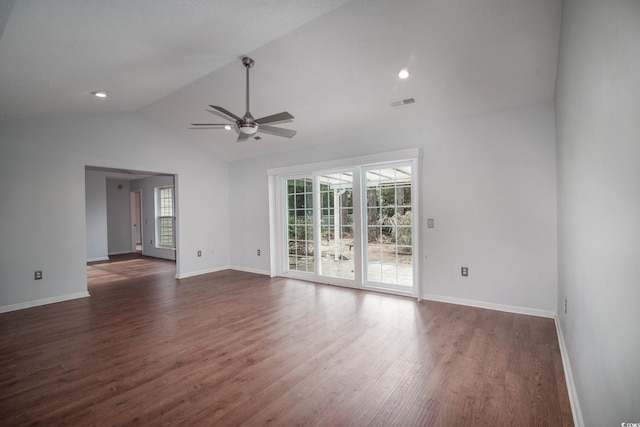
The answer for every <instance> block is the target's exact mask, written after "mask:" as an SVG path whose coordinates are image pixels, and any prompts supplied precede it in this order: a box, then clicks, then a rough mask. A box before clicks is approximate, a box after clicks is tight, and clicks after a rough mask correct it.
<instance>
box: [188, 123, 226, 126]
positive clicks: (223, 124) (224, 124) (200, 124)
mask: <svg viewBox="0 0 640 427" xmlns="http://www.w3.org/2000/svg"><path fill="white" fill-rule="evenodd" d="M191 126H230V125H229V123H191Z"/></svg>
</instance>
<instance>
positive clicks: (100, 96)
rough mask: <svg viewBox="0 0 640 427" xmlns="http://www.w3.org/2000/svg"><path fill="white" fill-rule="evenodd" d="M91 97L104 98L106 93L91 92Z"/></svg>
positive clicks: (101, 91) (100, 91) (99, 91)
mask: <svg viewBox="0 0 640 427" xmlns="http://www.w3.org/2000/svg"><path fill="white" fill-rule="evenodd" d="M91 95H93V96H95V97H96V98H106V97H107V92H105V91H103V90H94V91H93V92H91Z"/></svg>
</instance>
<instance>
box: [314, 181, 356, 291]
mask: <svg viewBox="0 0 640 427" xmlns="http://www.w3.org/2000/svg"><path fill="white" fill-rule="evenodd" d="M318 186H319V194H320V207H319V210H320V216H319V219H320V236H321V239H320V259H321V260H322V262H321V264H320V269H319V274H321V275H323V276H331V277H339V278H343V279H351V280H353V279H354V277H355V264H354V249H353V247H354V234H353V233H354V222H353V173H351V172H338V173H330V174H321V175H318Z"/></svg>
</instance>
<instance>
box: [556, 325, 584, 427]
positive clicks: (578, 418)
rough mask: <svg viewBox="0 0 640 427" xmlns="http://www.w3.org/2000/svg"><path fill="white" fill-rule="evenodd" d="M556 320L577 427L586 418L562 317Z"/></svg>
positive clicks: (580, 426)
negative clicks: (573, 371) (583, 414)
mask: <svg viewBox="0 0 640 427" xmlns="http://www.w3.org/2000/svg"><path fill="white" fill-rule="evenodd" d="M554 320H555V322H556V331H557V333H558V344H559V345H560V356H561V357H562V366H563V368H564V377H565V381H566V383H567V389H568V391H569V402H570V403H571V415H573V424H574V425H575V426H576V427H584V420H583V419H582V409H580V402H579V401H578V391H577V390H576V383H575V382H574V381H573V373H572V372H571V362H570V361H569V353H568V352H567V346H566V343H565V341H564V335H563V334H562V327H561V326H560V319H558V316H556V317H555V318H554Z"/></svg>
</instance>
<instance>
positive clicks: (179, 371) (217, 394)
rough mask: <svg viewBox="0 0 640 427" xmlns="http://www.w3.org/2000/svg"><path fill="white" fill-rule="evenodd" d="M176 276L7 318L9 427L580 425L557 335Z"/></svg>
mask: <svg viewBox="0 0 640 427" xmlns="http://www.w3.org/2000/svg"><path fill="white" fill-rule="evenodd" d="M125 267H126V268H125ZM174 274H175V271H174V267H173V264H172V263H170V262H166V261H162V260H150V259H148V258H140V259H132V260H129V261H126V262H125V263H123V264H121V265H118V264H117V263H111V264H96V265H91V266H89V267H88V275H89V282H90V286H89V292H90V294H91V297H89V298H84V299H79V300H74V301H67V302H62V303H57V304H51V305H47V306H42V307H35V308H30V309H26V310H20V311H15V312H10V313H4V314H0V425H2V426H5V425H6V426H20V425H47V426H53V425H55V426H59V425H77V426H93V425H95V426H102V425H145V426H146V425H204V426H237V425H277V426H293V425H305V426H307V425H308V426H346V425H353V426H431V425H433V426H448V427H449V426H533V425H535V426H570V425H573V424H572V418H571V409H570V406H569V400H568V395H567V389H566V384H565V380H564V373H563V368H562V362H561V359H560V353H559V348H558V342H557V338H556V332H555V326H554V322H553V320H551V319H546V318H538V317H531V316H523V315H516V314H510V313H503V312H497V311H491V310H483V309H477V308H471V307H464V306H457V305H452V304H444V303H438V302H429V301H423V302H420V303H418V302H416V301H415V300H413V299H409V298H403V297H395V296H390V295H385V294H378V293H373V292H363V291H357V290H352V289H346V288H340V287H334V286H328V285H318V284H312V283H307V282H302V281H296V280H291V279H283V278H276V279H270V278H268V277H266V276H261V275H257V274H250V273H244V272H237V271H223V272H218V273H213V274H207V275H203V276H199V277H193V278H188V279H182V280H176V279H174V277H173V276H174ZM108 278H109V279H108Z"/></svg>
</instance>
